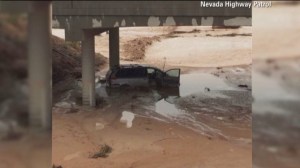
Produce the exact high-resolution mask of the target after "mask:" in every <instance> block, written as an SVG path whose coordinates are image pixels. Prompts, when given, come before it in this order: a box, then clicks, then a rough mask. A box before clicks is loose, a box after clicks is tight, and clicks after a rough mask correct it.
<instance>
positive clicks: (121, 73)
mask: <svg viewBox="0 0 300 168" xmlns="http://www.w3.org/2000/svg"><path fill="white" fill-rule="evenodd" d="M106 85H107V86H109V87H138V86H157V87H178V86H179V85H180V69H170V70H167V71H165V72H164V71H163V70H160V69H159V68H156V67H152V66H147V65H139V64H128V65H120V66H118V67H115V68H112V69H111V70H109V71H108V72H107V74H106Z"/></svg>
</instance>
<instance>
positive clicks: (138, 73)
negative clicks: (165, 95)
mask: <svg viewBox="0 0 300 168" xmlns="http://www.w3.org/2000/svg"><path fill="white" fill-rule="evenodd" d="M145 76H146V69H145V68H123V69H120V70H119V71H118V72H117V73H116V77H117V78H142V77H145Z"/></svg>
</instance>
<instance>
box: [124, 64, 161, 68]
mask: <svg viewBox="0 0 300 168" xmlns="http://www.w3.org/2000/svg"><path fill="white" fill-rule="evenodd" d="M140 67H144V68H154V69H159V68H157V67H154V66H150V65H146V64H122V65H119V67H118V68H140Z"/></svg>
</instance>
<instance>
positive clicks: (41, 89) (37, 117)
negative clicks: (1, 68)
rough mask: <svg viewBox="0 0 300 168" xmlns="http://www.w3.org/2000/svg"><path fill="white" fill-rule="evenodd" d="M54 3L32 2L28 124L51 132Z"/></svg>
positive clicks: (29, 35) (29, 25)
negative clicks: (52, 21) (52, 4)
mask: <svg viewBox="0 0 300 168" xmlns="http://www.w3.org/2000/svg"><path fill="white" fill-rule="evenodd" d="M51 17H52V12H51V2H50V1H33V2H31V5H30V9H29V23H28V31H29V32H28V74H29V80H28V81H29V120H30V125H31V126H32V127H33V128H40V127H41V128H42V129H46V130H51V125H52V113H51V112H52V80H51V79H52V54H51V52H52V48H51V20H52V19H51Z"/></svg>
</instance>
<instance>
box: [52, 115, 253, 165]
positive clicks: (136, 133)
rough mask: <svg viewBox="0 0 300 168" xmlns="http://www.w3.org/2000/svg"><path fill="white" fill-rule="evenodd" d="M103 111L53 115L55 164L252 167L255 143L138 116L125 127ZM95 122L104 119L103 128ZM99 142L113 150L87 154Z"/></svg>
mask: <svg viewBox="0 0 300 168" xmlns="http://www.w3.org/2000/svg"><path fill="white" fill-rule="evenodd" d="M95 113H97V114H95ZM103 113H104V112H103ZM103 113H101V112H81V113H78V114H75V115H74V114H71V115H70V114H65V115H61V114H54V115H53V117H54V123H53V125H54V127H53V156H52V157H53V163H54V164H59V165H62V166H63V167H67V168H68V167H72V168H80V167H91V168H93V167H95V168H96V167H97V168H98V167H103V168H104V167H105V168H107V167H108V168H109V167H112V168H124V167H128V168H133V167H138V168H147V167H149V168H152V167H158V168H159V167H161V168H165V167H187V168H194V167H195V168H198V167H222V168H227V167H228V168H235V167H236V168H240V167H245V168H247V167H249V168H250V167H252V166H251V162H252V159H251V156H252V152H251V148H252V146H251V144H240V143H236V142H232V141H226V140H223V139H220V138H208V137H206V136H203V135H201V134H198V133H196V132H194V131H192V130H190V129H186V128H184V127H181V126H178V125H176V124H173V123H164V122H159V121H157V120H154V119H149V118H143V117H135V119H134V120H133V126H132V127H131V128H127V127H126V124H124V123H122V122H120V121H119V120H120V118H121V116H120V115H121V114H114V112H113V111H106V113H111V114H105V116H104V114H103ZM95 123H101V124H103V127H101V128H102V129H101V128H97V127H96V124H95ZM99 125H100V124H98V127H99ZM101 144H107V145H109V146H111V147H112V149H113V150H112V153H111V154H109V156H108V157H107V158H98V159H91V158H88V156H89V155H90V153H92V152H93V151H95V150H96V149H97V147H99V145H101Z"/></svg>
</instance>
